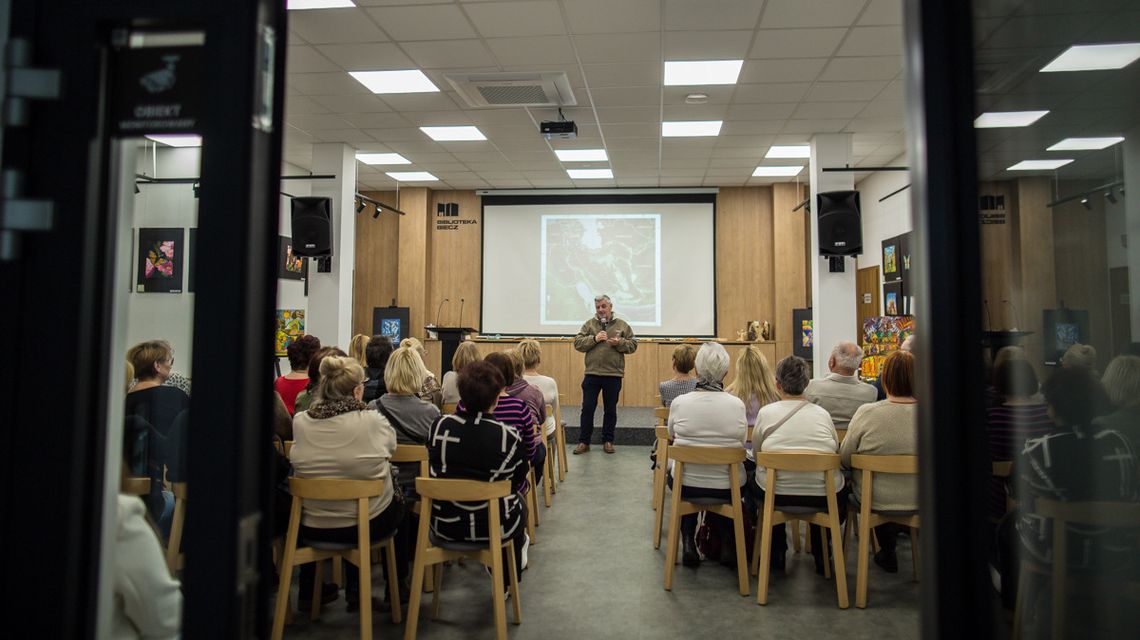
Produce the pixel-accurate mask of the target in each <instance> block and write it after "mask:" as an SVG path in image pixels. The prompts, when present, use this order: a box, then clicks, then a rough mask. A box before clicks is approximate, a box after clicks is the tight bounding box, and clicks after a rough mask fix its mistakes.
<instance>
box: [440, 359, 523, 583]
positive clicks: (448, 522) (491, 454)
mask: <svg viewBox="0 0 1140 640" xmlns="http://www.w3.org/2000/svg"><path fill="white" fill-rule="evenodd" d="M456 384H457V386H458V387H459V396H460V402H459V407H458V408H457V410H456V412H455V413H454V414H451V415H445V416H443V417H441V418H439V420H437V421H436V423H435V425H433V426H432V429H431V434H430V438H429V442H430V444H429V445H428V456H429V458H430V461H429V462H430V473H431V477H433V478H447V479H457V480H484V481H487V482H496V481H499V480H510V481H511V486H512V487H513V488H514V492H513V493H511V494H510V495H508V496H506V497H504V498H502V499H500V501H499V514H500V515H499V517H500V518H501V523H500V524H501V535H502V537H503V540H514V541H515V544H514V553H515V562H516V566H517V567H518V568H519V571H520V575H519V578H520V579H521V578H522V576H521V571H522V569H523V568H524V567H525V564H524V558H525V555H524V554H525V549H526V545H527V542H528V538H527V536H526V517H527V514H526V500H525V499H524V498H523V495H522V494H523V492H524V490H525V489H526V477H527V473H528V472H529V470H530V465H529V464H527V457H526V454H525V452H524V449H523V442H522V439H521V438H520V437H519V432H518V430H516V429H514V428H513V427H510V426H507V425H505V424H503V423H502V422H499V421H498V420H496V419H494V418H493V417H492V416H491V412H492V411H493V410H494V409H495V405H496V404H497V403H499V402H502V401H503V400H504V399H510V400H516V399H515V398H510V396H504V395H503V393H502V391H503V386H504V383H503V377H502V374H501V373H500V368H499V367H496V366H494V365H493V364H491V363H489V362H484V361H478V360H477V361H475V362H472V363H469V364H468V365H467V366H465V367H463V369H461V370H460V371H459V379H458V380H457V381H456ZM431 529H432V533H433V534H435V535H436V536H437V537H438V538H440V539H442V540H451V541H466V542H486V541H487V540H488V539H489V538H490V533H489V531H488V529H487V506H486V505H485V504H484V505H480V506H479V507H474V508H473V507H472V506H470V505H466V504H461V503H455V502H434V503H432V512H431ZM505 560H506V558H504V561H505ZM503 566H504V567H508V566H510V565H509V564H507V563H506V562H504V565H503ZM504 577H506V578H507V579H508V582H509V576H506V572H505V571H504ZM506 588H507V584H506V583H505V584H504V585H503V589H504V591H505V590H506Z"/></svg>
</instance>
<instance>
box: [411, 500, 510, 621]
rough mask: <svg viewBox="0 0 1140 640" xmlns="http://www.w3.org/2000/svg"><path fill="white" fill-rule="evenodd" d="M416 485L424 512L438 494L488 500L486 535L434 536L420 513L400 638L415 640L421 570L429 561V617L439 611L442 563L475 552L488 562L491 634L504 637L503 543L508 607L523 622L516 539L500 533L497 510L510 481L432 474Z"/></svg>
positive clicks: (476, 555) (423, 572)
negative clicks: (469, 538)
mask: <svg viewBox="0 0 1140 640" xmlns="http://www.w3.org/2000/svg"><path fill="white" fill-rule="evenodd" d="M416 491H418V492H419V494H420V500H421V501H423V503H424V512H425V513H431V505H432V503H433V502H435V501H436V500H448V501H452V502H486V503H487V528H488V532H489V533H490V538H491V539H490V540H488V541H487V542H485V543H479V542H458V543H457V542H447V541H443V540H437V539H436V538H435V536H433V535H430V533H429V529H430V527H429V524H428V520H429V519H428V518H420V526H419V531H418V532H417V534H416V561H415V564H414V565H413V567H412V594H411V599H410V600H409V602H408V624H407V626H406V627H405V629H404V638H405V639H406V640H413V639H414V638H415V637H416V626H417V625H418V623H419V615H420V590H421V589H422V588H423V582H424V574H425V573H426V570H427V568H428V567H432V569H433V573H434V575H435V585H436V589H435V593H434V595H433V596H432V604H431V616H432V619H434V618H436V617H437V616H438V615H439V597H440V596H439V594H440V591H442V590H443V583H442V580H443V572H442V571H441V569H442V567H443V563H444V562H446V561H448V560H452V559H457V558H465V557H466V558H474V559H476V560H478V561H479V562H481V563H483V564H484V565H485V566H487V567H490V568H491V602H492V605H493V609H494V616H495V637H496V638H498V639H499V640H505V639H506V637H507V615H506V605H505V604H504V602H503V593H502V592H501V591H500V590H499V589H500V588H501V587H500V585H502V584H503V553H502V551H503V549H506V550H507V558H508V567H507V570H508V571H509V573H508V574H507V576H508V577H509V578H510V591H511V607H512V609H513V613H514V619H515V624H522V606H521V604H520V602H519V580H518V567H516V566H515V553H514V540H503V539H502V529H501V527H502V519H501V515H500V512H499V499H500V498H504V497H506V496H508V495H510V493H511V483H510V481H508V480H500V481H499V482H481V481H478V480H444V479H436V478H417V479H416Z"/></svg>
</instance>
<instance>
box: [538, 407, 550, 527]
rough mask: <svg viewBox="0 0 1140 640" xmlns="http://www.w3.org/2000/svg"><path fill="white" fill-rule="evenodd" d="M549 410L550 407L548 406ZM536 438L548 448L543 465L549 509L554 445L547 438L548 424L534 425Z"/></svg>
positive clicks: (543, 494) (547, 506)
mask: <svg viewBox="0 0 1140 640" xmlns="http://www.w3.org/2000/svg"><path fill="white" fill-rule="evenodd" d="M546 406H547V409H548V410H549V408H550V405H546ZM534 437H536V438H538V441H539V442H541V443H542V445H543V446H544V447H546V461H545V462H544V463H543V464H542V501H543V504H544V505H545V506H546V508H547V509H549V508H550V502H551V500H552V499H553V496H554V476H555V473H554V469H553V467H552V465H553V464H554V460H553V455H554V454H553V452H552V449H553V445H552V443H551V442H550V439H549V438H547V437H546V424H545V423H543V424H536V425H534Z"/></svg>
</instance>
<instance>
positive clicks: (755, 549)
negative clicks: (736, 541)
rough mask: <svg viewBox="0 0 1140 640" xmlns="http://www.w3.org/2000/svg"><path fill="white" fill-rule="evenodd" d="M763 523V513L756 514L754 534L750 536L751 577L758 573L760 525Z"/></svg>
mask: <svg viewBox="0 0 1140 640" xmlns="http://www.w3.org/2000/svg"><path fill="white" fill-rule="evenodd" d="M763 523H764V512H763V511H759V512H757V513H756V533H755V534H754V535H753V536H752V569H751V574H752V577H753V578H755V577H756V575H757V574H758V573H759V572H760V533H761V531H760V525H762V524H763Z"/></svg>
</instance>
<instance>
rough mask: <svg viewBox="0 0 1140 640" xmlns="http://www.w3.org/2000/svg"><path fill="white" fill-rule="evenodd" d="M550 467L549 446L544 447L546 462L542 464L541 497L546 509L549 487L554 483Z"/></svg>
mask: <svg viewBox="0 0 1140 640" xmlns="http://www.w3.org/2000/svg"><path fill="white" fill-rule="evenodd" d="M551 471H552V470H551V468H550V448H549V447H547V449H546V464H544V465H542V499H543V501H544V502H545V506H546V508H547V509H549V508H550V498H551V495H550V489H551V486H552V485H553V484H554V477H553V475H554V474H553V473H551Z"/></svg>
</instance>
